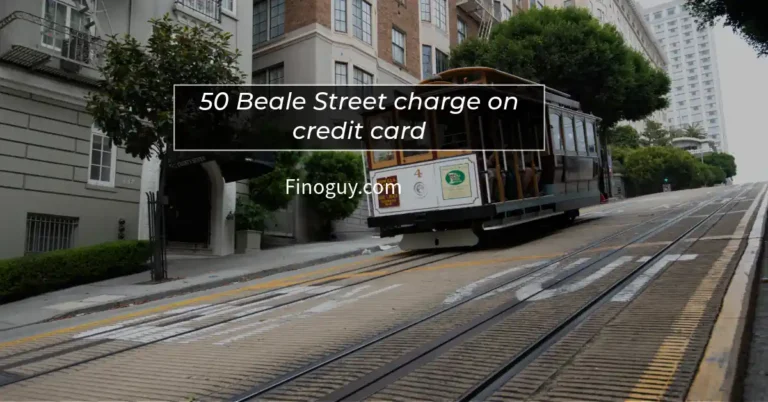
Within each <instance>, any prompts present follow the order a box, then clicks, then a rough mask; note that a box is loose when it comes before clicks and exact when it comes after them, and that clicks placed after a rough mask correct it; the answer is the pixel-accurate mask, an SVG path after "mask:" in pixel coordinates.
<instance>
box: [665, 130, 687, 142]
mask: <svg viewBox="0 0 768 402" xmlns="http://www.w3.org/2000/svg"><path fill="white" fill-rule="evenodd" d="M667 132H668V133H669V139H670V140H673V139H675V138H682V137H687V135H686V133H685V130H683V129H682V128H677V127H673V128H670V129H668V130H667Z"/></svg>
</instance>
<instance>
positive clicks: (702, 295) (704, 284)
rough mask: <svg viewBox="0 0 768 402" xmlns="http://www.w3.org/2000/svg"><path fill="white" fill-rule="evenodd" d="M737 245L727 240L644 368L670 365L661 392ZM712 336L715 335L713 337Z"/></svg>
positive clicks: (638, 388) (743, 224) (737, 234)
mask: <svg viewBox="0 0 768 402" xmlns="http://www.w3.org/2000/svg"><path fill="white" fill-rule="evenodd" d="M765 188H766V187H765V186H764V187H763V190H761V193H763V192H764V191H765ZM758 198H759V197H758ZM756 207H757V201H755V202H753V204H752V205H751V206H750V208H749V210H748V211H747V213H746V214H744V216H743V217H742V218H741V221H739V224H738V225H737V226H736V229H735V230H734V233H733V237H734V238H739V239H740V238H741V237H742V236H743V235H744V232H746V229H747V225H748V223H749V220H750V218H751V217H752V215H753V214H754V209H755V208H756ZM740 243H741V240H731V241H729V242H728V244H727V245H726V246H725V248H724V249H723V252H722V253H721V254H720V257H719V258H718V259H717V260H716V261H715V262H714V263H713V264H712V266H711V267H710V269H709V272H707V275H706V276H705V277H704V279H703V280H702V281H701V283H700V284H699V286H698V287H697V288H696V290H695V291H694V293H693V295H691V297H690V298H689V299H688V302H687V303H686V305H685V307H684V308H683V310H682V311H681V312H680V313H679V314H678V319H677V320H676V321H675V323H674V324H673V325H672V328H673V329H675V330H676V332H677V333H675V334H670V335H668V336H667V337H665V339H664V342H662V344H661V345H660V346H659V348H658V349H657V351H656V355H655V356H654V357H653V359H651V362H650V363H649V364H648V366H651V365H654V364H662V363H664V364H665V363H667V362H670V361H671V362H672V363H673V366H672V368H673V369H672V370H671V371H669V372H668V373H667V374H666V376H665V377H666V378H665V379H664V390H665V391H666V389H668V388H669V385H670V383H671V382H672V378H673V377H674V375H675V373H677V368H678V366H679V365H680V363H681V362H682V360H683V357H684V356H685V352H686V350H687V349H688V344H689V342H690V336H691V335H692V334H693V332H694V331H695V329H696V327H697V325H695V324H698V322H699V321H700V320H701V317H703V315H704V312H705V309H706V306H707V302H708V300H710V299H711V298H712V295H713V294H714V292H715V289H716V288H717V285H718V283H719V282H720V279H721V278H722V276H723V275H724V274H725V271H726V269H727V267H728V265H729V264H730V263H731V260H732V259H733V258H734V257H735V255H736V252H737V251H738V249H739V245H740ZM713 336H715V335H714V334H713ZM651 371H652V369H651V368H646V370H645V372H644V373H643V375H641V378H643V377H644V376H646V375H649V374H650V372H651ZM693 388H694V387H692V389H693ZM643 391H646V392H647V391H648V389H647V387H645V386H644V383H643V381H637V382H636V383H635V386H634V388H633V389H632V391H631V392H632V393H639V392H643ZM691 392H693V391H691ZM663 395H664V394H663V393H662V394H661V395H659V396H658V398H656V400H661V398H662V397H663ZM690 397H691V395H690V394H689V396H688V398H690Z"/></svg>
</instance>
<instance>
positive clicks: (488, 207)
mask: <svg viewBox="0 0 768 402" xmlns="http://www.w3.org/2000/svg"><path fill="white" fill-rule="evenodd" d="M498 84H527V85H530V84H536V83H533V82H531V81H528V80H526V79H523V78H520V77H517V76H514V75H511V74H507V73H504V72H501V71H498V70H494V69H491V68H482V67H471V68H457V69H451V70H448V71H444V72H442V73H440V74H438V75H437V76H434V77H432V78H430V79H428V80H425V81H422V82H421V83H419V85H418V87H417V89H418V91H419V92H420V93H421V94H422V95H430V94H432V93H437V92H439V91H459V92H458V93H461V91H472V90H478V89H477V88H478V87H484V88H488V87H490V88H491V89H493V90H497V91H504V89H505V87H504V86H503V85H498ZM538 88H541V87H540V86H539V87H538ZM539 91H541V89H539ZM545 91H546V92H545V96H542V97H541V98H540V99H539V100H538V102H539V103H538V105H539V107H540V109H537V111H536V112H535V113H538V114H535V113H532V112H531V113H527V114H526V113H515V112H502V113H494V114H492V115H488V113H479V112H473V111H469V110H466V109H465V110H464V112H463V113H461V114H451V113H443V112H439V111H428V110H425V111H418V112H417V114H420V115H419V116H412V114H413V113H412V112H410V111H406V112H403V111H401V110H397V109H395V108H391V109H385V110H383V111H382V110H379V111H376V112H372V113H371V114H366V115H364V124H366V125H367V127H371V126H373V125H379V126H387V125H394V126H406V125H409V123H411V122H412V121H414V120H419V119H421V120H422V121H423V120H426V122H427V131H428V133H429V135H427V136H425V137H424V139H423V140H420V141H415V140H403V141H401V142H399V143H398V149H399V150H392V151H382V150H378V149H377V148H376V146H375V145H376V144H372V143H370V142H369V143H368V148H367V149H370V150H375V151H366V180H369V183H370V184H371V185H375V184H377V183H378V184H382V187H384V185H386V184H393V183H396V184H397V187H393V186H389V187H388V188H389V189H390V190H387V191H384V192H383V193H381V194H377V195H373V196H372V198H373V199H372V200H371V201H372V202H371V214H370V215H371V216H369V218H368V226H369V227H371V228H378V229H379V232H380V235H381V236H382V237H393V236H397V235H403V239H402V241H401V243H400V247H401V249H404V250H423V249H437V248H447V247H468V246H474V245H477V244H478V243H479V241H480V239H481V237H482V236H483V235H485V234H488V233H491V232H492V231H494V230H498V229H502V228H507V227H510V226H513V225H518V224H521V223H524V222H529V221H533V220H537V219H542V218H547V217H554V216H557V215H561V216H562V217H563V218H565V219H567V220H569V221H572V220H574V219H575V218H576V217H577V216H578V215H579V209H580V208H585V207H588V206H592V205H597V204H599V203H600V199H601V197H600V196H601V191H600V177H601V173H602V164H601V161H602V159H601V155H600V151H601V150H600V149H599V141H598V134H597V125H598V123H599V120H600V119H599V118H598V117H596V116H593V115H591V114H587V113H584V112H582V111H581V109H580V105H579V103H578V102H576V101H574V100H573V99H571V98H570V96H569V95H568V94H565V93H563V92H560V91H557V90H554V89H552V88H546V89H545ZM531 110H533V109H531ZM536 118H537V119H539V120H538V122H539V123H535V121H536V120H535V119H536ZM544 127H548V129H546V130H545V129H544ZM542 131H545V132H544V133H542ZM369 141H371V140H369ZM542 142H543V143H542ZM403 150H407V151H403ZM435 150H439V151H435ZM395 188H397V189H399V193H398V192H397V191H395V190H394V189H395Z"/></svg>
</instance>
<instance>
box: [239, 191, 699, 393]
mask: <svg viewBox="0 0 768 402" xmlns="http://www.w3.org/2000/svg"><path fill="white" fill-rule="evenodd" d="M704 206H706V205H700V206H699V207H697V208H694V209H691V210H689V211H687V212H686V213H683V214H680V215H679V216H678V217H677V218H673V219H672V220H670V221H668V222H666V223H665V224H663V225H662V226H661V227H657V228H654V229H653V230H652V231H654V234H655V232H656V231H660V230H661V229H660V228H662V227H663V228H666V227H667V226H668V225H671V224H672V223H674V222H676V221H679V220H680V219H683V218H684V217H685V216H688V215H690V214H692V213H694V212H695V211H698V210H699V209H701V208H703V207H704ZM672 212H673V211H670V212H668V213H667V214H664V215H663V216H667V215H671V214H672ZM647 224H648V222H643V223H640V224H637V225H633V226H631V227H629V228H626V229H623V230H621V231H619V232H617V233H613V234H611V235H608V236H606V237H604V238H602V239H599V240H597V241H594V242H592V243H590V244H588V245H586V246H584V247H581V248H579V249H577V250H574V251H572V252H570V253H568V254H566V255H563V256H561V257H559V258H556V259H554V260H551V261H550V262H549V263H547V264H545V265H543V266H541V267H539V268H536V269H533V270H530V271H528V272H526V273H524V274H521V275H517V276H515V277H514V278H511V279H509V280H507V281H504V282H503V283H501V284H499V285H495V286H493V287H491V288H489V289H486V290H484V291H482V292H479V294H477V295H475V296H473V297H471V298H468V299H466V300H462V301H458V302H455V303H453V304H450V305H448V306H446V307H444V308H442V309H439V310H437V311H435V312H432V313H430V314H428V315H426V316H424V317H421V318H419V319H416V320H414V321H412V322H409V323H406V324H403V325H401V326H398V327H396V328H393V329H391V330H389V331H387V332H384V333H382V334H379V335H377V336H375V337H373V338H372V339H369V340H367V341H364V342H362V343H360V344H357V345H355V346H352V347H350V348H347V349H345V350H343V351H341V352H339V353H336V354H333V355H330V356H328V357H326V358H323V359H321V360H319V361H317V362H315V363H312V364H310V365H308V366H305V367H304V368H301V369H299V370H296V371H294V372H292V373H288V374H286V375H284V376H281V377H279V378H277V379H275V380H273V381H271V382H269V383H267V384H264V385H259V386H256V387H254V388H252V389H250V390H249V391H246V392H244V393H242V394H240V395H238V396H237V397H235V398H233V399H232V401H237V402H241V401H247V400H251V399H253V398H256V397H259V396H261V395H263V394H265V393H267V392H269V391H271V390H273V389H275V388H277V387H279V386H281V385H283V384H286V383H289V382H291V381H293V380H295V379H297V378H299V377H302V376H304V375H306V374H308V373H311V372H313V371H315V370H317V369H320V368H322V367H324V366H327V365H328V364H331V363H333V362H335V361H338V360H340V359H342V358H344V357H346V356H348V355H350V354H352V353H354V352H357V351H359V350H361V349H363V348H366V347H368V346H371V345H373V344H376V343H378V342H381V341H383V340H385V339H387V338H389V337H392V336H394V335H396V334H399V333H401V332H403V331H405V330H407V329H409V328H411V327H414V326H416V325H418V324H421V323H423V322H426V321H428V320H430V319H432V318H434V317H436V316H438V315H441V314H444V313H446V312H448V311H451V310H454V309H456V308H457V307H459V306H462V305H465V304H466V303H469V302H471V301H473V300H475V299H477V298H479V297H481V296H483V295H485V294H488V293H491V292H493V291H495V290H497V289H500V288H502V287H504V286H507V285H508V284H510V283H513V282H515V281H518V280H520V279H522V278H523V277H526V276H529V275H533V274H535V273H536V272H539V271H541V270H544V269H546V268H547V267H550V266H552V265H554V264H556V263H559V262H561V261H563V260H566V259H568V258H572V257H574V256H576V255H578V254H580V253H583V252H585V251H588V250H590V249H592V248H595V247H597V246H599V245H601V244H603V243H606V242H608V241H610V240H613V239H615V238H617V237H619V236H621V235H623V234H625V233H628V232H630V231H632V230H634V229H636V228H638V227H641V226H643V225H647ZM641 237H643V236H642V235H641ZM625 247H626V246H625ZM617 251H618V250H616V251H614V252H617ZM614 252H609V253H607V255H604V256H603V257H601V258H600V259H598V260H597V261H600V260H602V259H605V258H607V257H608V256H610V255H612V254H613V253H614ZM584 268H586V267H584ZM582 269H583V268H582ZM441 343H444V342H441ZM391 371H394V369H393V370H390V372H391ZM358 388H359V387H358ZM343 393H345V392H340V393H339V396H341V397H346V396H347V395H348V394H349V392H346V394H347V395H341V394H343ZM328 399H329V400H331V399H333V397H331V396H330V395H329V398H328Z"/></svg>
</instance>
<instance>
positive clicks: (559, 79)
mask: <svg viewBox="0 0 768 402" xmlns="http://www.w3.org/2000/svg"><path fill="white" fill-rule="evenodd" d="M450 63H451V65H452V67H468V66H486V67H492V68H496V69H498V70H502V71H506V72H509V73H511V74H515V75H518V76H521V77H525V78H527V79H530V80H533V81H536V82H539V83H542V84H546V85H548V86H550V87H553V88H556V89H558V90H561V91H564V92H567V93H569V94H570V95H571V96H573V97H574V98H575V99H577V100H578V101H579V102H580V103H581V107H582V109H584V110H585V111H587V112H591V113H593V114H595V115H597V116H599V117H601V118H602V119H603V121H602V125H601V127H602V128H603V129H605V128H608V127H611V126H613V125H614V124H615V123H617V122H619V121H622V120H629V121H635V120H640V119H642V118H644V117H646V116H648V115H650V114H651V113H653V112H655V111H657V110H660V109H664V108H665V107H667V103H668V101H667V99H666V98H665V95H666V94H667V93H668V92H669V88H670V80H669V77H667V75H666V73H665V72H664V71H661V70H659V69H657V68H655V67H653V66H652V65H651V64H649V63H648V61H646V60H645V58H644V57H643V56H642V55H641V54H639V53H638V52H636V51H634V50H632V49H631V48H630V47H629V46H627V45H626V44H625V42H624V39H623V38H622V36H621V34H620V33H619V32H618V31H617V30H616V28H615V27H614V26H613V25H610V24H601V23H600V22H599V21H598V20H597V19H595V18H593V17H592V16H591V15H590V14H589V12H588V11H587V10H584V9H581V8H575V7H567V8H558V9H553V8H548V7H545V8H543V9H535V10H529V11H527V12H524V13H520V14H517V15H515V16H513V17H512V18H510V19H508V20H507V21H505V22H503V23H501V24H499V25H498V26H497V27H496V28H494V31H493V32H492V34H491V37H490V39H489V40H488V41H483V40H478V39H474V40H467V41H464V42H462V43H461V45H459V46H457V47H456V48H455V49H454V50H453V51H452V53H451V58H450ZM603 138H604V137H603Z"/></svg>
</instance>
